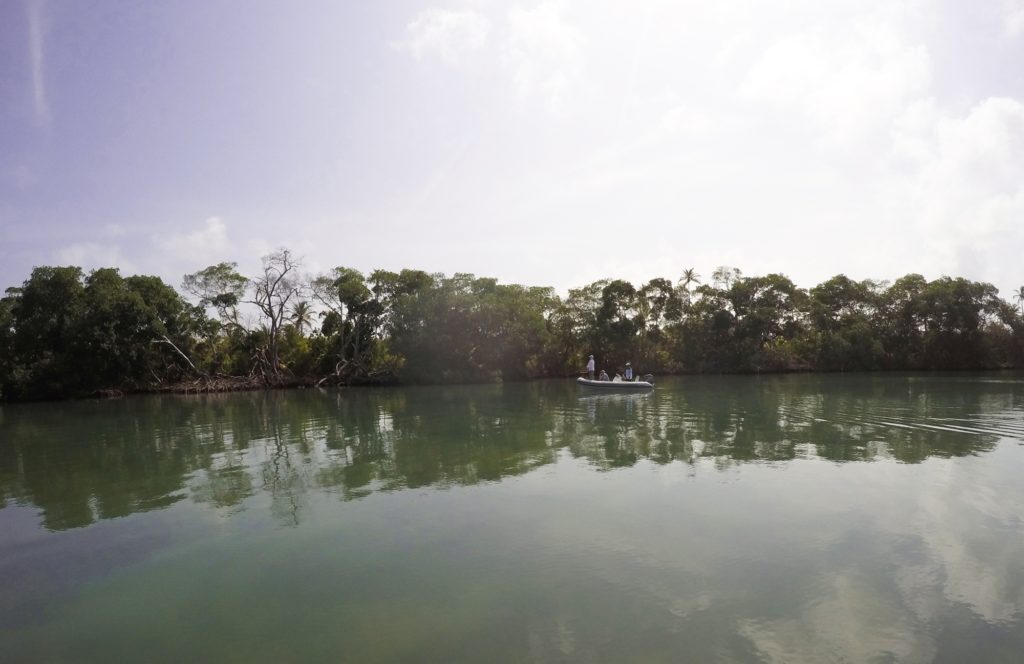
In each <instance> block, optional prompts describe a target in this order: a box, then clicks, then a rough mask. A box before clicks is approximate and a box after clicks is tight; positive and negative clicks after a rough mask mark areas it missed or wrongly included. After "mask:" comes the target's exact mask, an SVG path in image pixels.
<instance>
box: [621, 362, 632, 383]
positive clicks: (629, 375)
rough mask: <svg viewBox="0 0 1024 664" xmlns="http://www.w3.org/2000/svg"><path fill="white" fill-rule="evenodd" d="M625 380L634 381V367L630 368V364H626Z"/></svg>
mask: <svg viewBox="0 0 1024 664" xmlns="http://www.w3.org/2000/svg"><path fill="white" fill-rule="evenodd" d="M623 378H624V379H625V380H633V367H632V366H630V364H629V362H626V371H625V374H624V375H623Z"/></svg>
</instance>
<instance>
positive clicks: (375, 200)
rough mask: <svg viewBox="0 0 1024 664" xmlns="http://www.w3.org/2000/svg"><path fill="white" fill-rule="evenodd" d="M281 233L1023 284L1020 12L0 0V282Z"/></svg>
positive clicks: (678, 265)
mask: <svg viewBox="0 0 1024 664" xmlns="http://www.w3.org/2000/svg"><path fill="white" fill-rule="evenodd" d="M280 246H286V247H289V248H290V249H292V250H293V251H294V252H295V254H297V255H298V256H300V257H301V259H302V263H303V266H304V270H305V271H306V272H308V273H310V274H316V273H319V272H322V271H326V270H328V269H330V268H332V267H335V266H348V267H354V268H356V269H359V270H362V271H364V272H369V271H371V270H373V269H376V268H384V269H391V270H398V269H402V268H415V269H423V270H427V271H430V272H445V273H449V274H451V273H454V272H471V273H475V274H477V275H480V276H489V277H496V278H498V279H500V280H501V281H503V282H516V283H523V284H527V285H536V286H541V285H543V286H554V287H555V288H557V289H558V290H559V291H562V292H564V291H565V290H566V289H568V288H570V287H577V286H581V285H584V284H586V283H589V282H591V281H594V280H596V279H600V278H604V277H612V278H624V279H628V280H631V281H633V282H634V283H637V284H639V283H640V282H641V281H643V280H647V279H650V278H652V277H656V276H660V277H667V278H671V279H678V277H679V275H680V273H681V272H682V270H683V269H685V268H694V269H696V271H697V272H698V273H699V274H701V275H703V278H704V280H708V279H709V277H710V274H711V272H712V270H714V269H715V268H716V267H717V266H720V265H728V266H734V267H738V268H740V269H742V270H743V272H744V274H747V275H757V274H766V273H769V272H781V273H783V274H786V275H787V276H789V277H790V278H791V279H793V280H794V281H795V282H796V283H797V284H798V285H800V286H803V287H811V286H814V285H815V284H817V283H820V282H821V281H823V280H825V279H827V278H829V277H831V276H833V275H836V274H840V273H842V274H846V275H847V276H849V277H851V278H854V279H866V278H872V279H885V280H893V279H896V278H898V277H900V276H902V275H904V274H907V273H911V272H918V273H921V274H923V275H924V276H926V277H927V278H929V279H934V278H937V277H940V276H943V275H950V276H963V277H967V278H970V279H975V280H981V281H988V282H991V283H993V284H995V285H996V286H997V287H999V289H1000V291H1001V293H1002V295H1003V296H1004V297H1007V298H1009V297H1010V295H1011V291H1012V290H1014V289H1016V288H1018V287H1019V286H1020V285H1022V284H1024V268H1022V267H1021V266H1022V262H1024V261H1022V255H1024V0H984V1H982V2H978V1H977V0H973V1H970V2H968V1H954V0H855V1H852V0H851V1H847V0H835V1H827V0H778V1H776V2H771V3H767V2H763V0H716V1H715V2H707V1H702V2H688V1H686V0H673V1H668V2H653V1H652V2H648V1H644V0H635V1H633V2H628V3H624V2H606V1H604V0H587V1H586V2H582V1H580V2H569V1H567V0H566V1H557V0H541V1H539V2H537V1H530V2H488V1H485V0H465V1H461V2H460V1H452V2H440V3H438V4H432V3H429V2H427V3H416V2H389V1H385V0H382V1H380V2H356V1H350V2H342V1H335V0H330V1H328V0H303V2H294V3H281V2H264V1H256V0H251V1H246V2H242V1H241V0H234V1H231V2H226V1H222V0H180V1H178V2H171V3H157V2H149V3H122V2H114V1H112V0H107V1H98V0H5V1H4V2H2V3H0V289H2V288H5V287H8V286H15V285H18V284H20V283H21V282H22V281H24V280H25V279H26V278H27V277H28V275H29V274H30V272H31V270H32V268H33V267H34V266H39V265H69V264H71V265H79V266H82V267H84V268H86V269H93V268H96V267H104V266H116V267H119V268H121V271H122V274H136V273H140V274H155V275H158V276H160V277H162V278H164V279H165V280H166V281H167V282H168V283H170V284H172V285H174V286H178V285H180V283H181V277H182V275H183V274H185V273H187V272H193V271H196V270H199V269H202V268H203V267H206V266H207V265H211V264H214V263H219V262H221V261H235V262H237V263H238V264H239V266H240V268H241V269H242V271H243V272H247V273H252V272H254V270H255V269H256V268H257V267H258V266H259V261H260V257H261V256H262V255H265V254H267V253H269V252H270V251H272V250H273V249H275V248H277V247H280Z"/></svg>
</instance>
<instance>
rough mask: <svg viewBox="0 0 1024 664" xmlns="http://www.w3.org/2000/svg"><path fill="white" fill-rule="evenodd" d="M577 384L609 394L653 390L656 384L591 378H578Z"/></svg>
mask: <svg viewBox="0 0 1024 664" xmlns="http://www.w3.org/2000/svg"><path fill="white" fill-rule="evenodd" d="M576 384H577V385H579V386H580V387H586V388H592V389H595V390H607V391H609V392H614V391H620V390H622V391H625V390H653V389H654V383H648V382H647V381H645V380H621V381H612V380H590V379H589V378H577V379H576Z"/></svg>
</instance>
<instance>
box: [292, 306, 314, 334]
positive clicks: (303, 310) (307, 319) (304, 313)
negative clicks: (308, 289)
mask: <svg viewBox="0 0 1024 664" xmlns="http://www.w3.org/2000/svg"><path fill="white" fill-rule="evenodd" d="M291 319H292V323H293V324H294V325H295V327H296V329H298V331H299V336H302V331H303V329H304V328H306V327H309V328H310V329H312V327H313V309H312V308H311V307H310V306H309V302H307V301H305V300H299V301H298V302H296V303H295V304H293V305H292V316H291Z"/></svg>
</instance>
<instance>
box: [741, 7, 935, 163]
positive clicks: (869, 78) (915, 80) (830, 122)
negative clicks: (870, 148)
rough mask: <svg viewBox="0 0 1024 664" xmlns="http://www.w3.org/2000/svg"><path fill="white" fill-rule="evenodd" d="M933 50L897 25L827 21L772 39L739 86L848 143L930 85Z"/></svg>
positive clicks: (884, 124)
mask: <svg viewBox="0 0 1024 664" xmlns="http://www.w3.org/2000/svg"><path fill="white" fill-rule="evenodd" d="M930 78H931V75H930V65H929V57H928V52H927V50H926V49H925V47H924V46H923V45H920V44H911V43H908V41H907V39H906V37H905V36H904V35H903V34H902V33H901V31H900V30H899V29H898V27H897V26H894V25H893V24H890V23H882V22H877V21H872V20H867V19H864V20H861V21H860V22H859V23H857V24H856V25H855V26H854V27H853V29H852V30H850V31H849V32H848V33H846V34H844V33H836V32H835V31H826V30H824V29H821V28H816V29H812V30H809V31H806V32H803V33H800V34H796V35H792V36H788V37H785V38H783V39H780V40H778V41H776V42H775V43H774V44H772V45H771V46H769V47H768V48H767V49H766V50H765V51H764V53H763V54H762V55H761V57H760V59H759V60H758V61H757V62H756V63H754V65H753V66H752V67H751V68H750V71H749V73H748V74H747V77H746V80H745V81H744V82H743V83H742V85H741V87H740V92H741V95H742V96H743V97H744V98H746V99H748V100H752V101H758V102H768V103H770V104H773V105H775V106H778V107H780V108H781V109H783V110H795V111H796V112H798V113H800V114H802V115H803V116H804V117H806V118H808V119H810V120H812V121H813V122H814V123H815V124H816V125H817V126H818V127H819V129H820V130H821V131H822V135H821V138H822V140H823V142H825V143H827V144H830V145H840V146H844V147H845V146H850V145H853V144H855V143H857V142H858V141H861V140H863V139H864V138H865V137H866V136H868V135H871V134H873V133H875V132H878V131H879V130H883V131H884V130H886V129H887V128H888V126H889V125H890V124H891V122H892V121H893V120H894V119H895V118H896V117H898V116H899V115H900V114H901V113H902V111H903V110H904V109H905V108H906V106H907V104H909V103H911V102H913V101H915V100H917V99H919V98H920V97H921V96H922V95H924V94H926V93H927V90H928V87H929V83H930Z"/></svg>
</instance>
